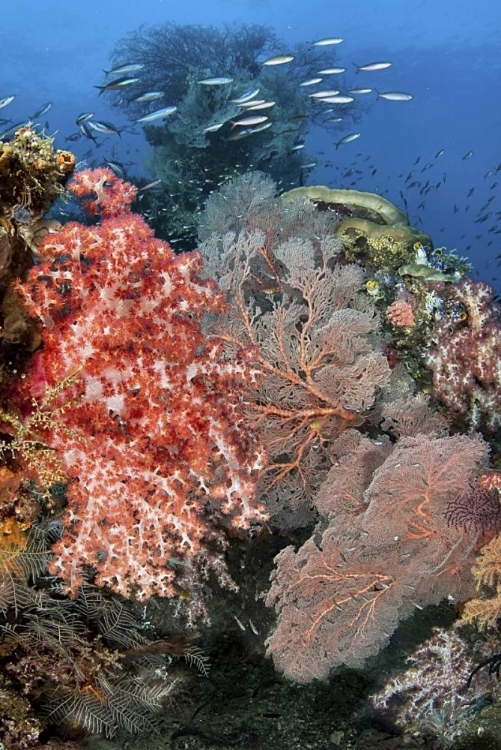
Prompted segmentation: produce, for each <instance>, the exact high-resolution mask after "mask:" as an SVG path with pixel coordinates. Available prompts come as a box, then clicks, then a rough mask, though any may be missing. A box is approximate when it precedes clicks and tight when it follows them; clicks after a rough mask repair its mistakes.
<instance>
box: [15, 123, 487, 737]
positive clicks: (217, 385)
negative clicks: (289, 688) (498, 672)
mask: <svg viewBox="0 0 501 750" xmlns="http://www.w3.org/2000/svg"><path fill="white" fill-rule="evenodd" d="M0 149H1V150H0V165H1V168H2V170H3V175H4V177H3V186H2V191H1V201H2V204H1V208H2V215H1V217H0V250H1V259H2V267H1V272H2V276H1V278H0V281H1V282H2V293H3V331H2V334H3V338H4V344H5V352H4V355H3V360H2V388H3V391H2V393H3V398H2V403H1V404H0V409H1V411H0V419H1V426H2V443H1V451H2V459H3V460H2V466H0V487H1V492H2V494H1V500H0V532H1V535H0V542H1V544H2V547H1V550H0V611H1V613H2V614H3V617H4V619H3V621H2V623H3V624H2V628H3V631H2V632H3V634H4V636H5V639H4V640H5V642H4V643H3V645H2V648H3V660H4V661H3V665H4V671H5V678H4V681H3V682H2V683H1V684H0V690H1V691H2V696H3V697H2V700H3V702H4V704H5V706H7V707H8V708H7V709H6V717H7V718H6V720H4V721H3V724H2V723H1V722H2V720H1V719H0V729H1V731H2V733H3V734H2V735H0V736H1V739H2V741H3V742H4V745H5V746H6V747H8V748H11V747H12V748H14V747H16V748H18V747H19V748H27V749H28V750H29V748H36V747H37V746H38V737H39V735H40V734H41V733H42V732H44V731H46V730H47V728H48V727H50V725H51V722H52V723H60V724H63V725H65V726H66V729H67V730H70V729H71V730H72V731H75V730H79V731H80V732H83V733H84V734H85V733H92V732H102V733H104V734H106V735H107V736H112V735H113V734H114V733H115V732H116V731H117V730H118V729H119V728H121V727H122V728H124V729H127V730H129V731H139V730H141V729H142V728H144V727H146V726H149V724H148V718H147V717H148V714H149V713H151V712H153V711H156V710H159V709H161V708H162V706H165V705H167V703H168V702H170V701H171V696H172V695H175V694H176V692H177V690H178V687H177V686H178V678H177V676H176V670H175V667H173V666H172V665H171V662H172V659H173V657H174V656H179V655H190V656H189V658H190V659H191V661H192V662H193V663H195V664H196V665H197V666H198V667H199V669H200V670H201V671H202V672H204V674H205V673H206V666H205V661H204V657H203V655H202V654H201V653H200V652H199V651H197V650H193V649H191V650H190V645H189V644H190V635H189V634H190V632H192V630H193V628H194V627H195V625H196V623H200V622H204V623H205V624H206V626H209V624H210V621H211V617H212V616H213V613H214V612H217V611H218V606H219V605H218V602H224V597H225V593H224V591H223V589H224V588H225V587H226V588H230V589H233V590H235V589H236V588H237V583H236V581H235V575H234V572H233V570H232V567H231V562H230V556H229V555H227V552H228V551H231V545H232V544H237V543H238V545H240V546H241V547H245V548H247V547H248V548H251V547H252V544H253V541H252V537H253V536H254V535H255V534H256V533H258V532H259V534H260V545H262V550H265V549H266V545H267V544H269V549H273V550H274V552H273V553H269V558H268V560H269V561H270V564H271V557H272V556H273V555H274V554H276V551H277V549H280V550H281V551H280V552H279V554H278V555H276V557H275V560H274V566H273V570H272V573H271V585H270V583H269V582H267V581H266V580H265V579H263V581H262V582H260V583H261V584H262V585H261V588H260V591H258V592H257V593H258V594H262V595H263V594H264V601H265V603H266V605H267V606H268V608H269V609H268V610H267V612H268V615H270V614H273V615H274V623H273V625H272V626H271V628H270V629H269V631H268V632H267V633H265V632H264V630H265V629H264V626H261V627H260V628H258V629H255V627H254V626H253V628H254V630H255V632H256V634H257V635H259V636H260V637H262V641H261V643H262V645H263V646H264V644H266V650H267V654H268V655H269V656H270V657H271V658H272V659H273V663H274V665H275V667H276V669H277V670H278V671H279V672H281V673H282V674H283V675H285V677H286V678H287V679H288V680H290V681H293V682H297V683H307V682H310V681H312V680H313V679H315V678H322V679H327V678H328V677H329V675H330V674H331V671H332V670H333V668H335V667H338V666H341V665H348V666H351V667H360V666H362V665H363V663H364V661H365V660H366V659H367V657H369V656H371V655H375V654H377V653H378V652H379V651H380V650H381V649H382V648H383V647H384V646H385V645H386V644H387V643H388V642H389V640H390V638H391V636H392V634H393V633H394V632H395V630H396V628H397V626H398V625H399V624H400V623H402V622H404V621H405V620H406V619H408V618H409V617H410V615H411V614H412V613H413V612H415V611H416V609H419V610H421V609H423V608H424V607H426V606H427V605H430V604H439V603H440V602H441V601H443V600H448V601H449V602H453V603H465V605H464V607H463V609H462V615H461V620H460V621H459V624H460V625H461V626H469V627H471V626H472V625H476V626H477V627H479V628H481V629H482V628H483V629H485V628H486V627H489V628H491V631H492V632H494V626H495V625H496V621H497V617H498V613H499V601H500V596H501V594H500V591H499V581H500V580H501V549H500V541H499V539H500V537H499V536H498V533H499V530H500V524H501V522H500V516H501V514H500V505H499V502H500V499H499V492H500V488H501V479H500V477H501V473H500V472H499V471H498V470H497V466H498V464H499V445H498V441H497V432H496V431H497V428H498V426H499V405H500V402H501V382H500V378H501V375H500V368H499V346H500V345H499V340H500V338H499V336H500V332H501V322H500V321H501V317H500V311H499V308H498V305H497V304H496V303H495V302H494V301H493V299H492V290H491V289H490V287H488V285H487V284H484V283H481V282H474V281H472V280H471V279H470V278H469V277H468V271H469V268H468V265H467V264H466V262H465V261H464V260H463V259H461V258H458V257H457V256H456V255H455V254H454V253H446V252H444V251H443V249H441V252H440V253H438V252H437V251H436V250H435V249H434V248H433V245H432V242H431V240H430V238H428V237H426V235H424V234H422V233H421V232H418V230H415V229H414V228H412V227H409V226H408V224H407V219H406V217H405V215H403V214H402V213H401V212H400V211H398V210H397V209H395V207H393V206H392V205H391V204H389V203H388V201H385V200H384V199H381V198H380V196H373V195H371V194H368V193H361V192H358V191H343V190H337V189H332V190H331V189H329V188H325V187H313V188H301V189H297V190H295V191H293V193H294V194H293V195H288V196H287V195H285V196H284V197H278V196H277V194H276V186H275V184H274V183H273V181H272V180H271V179H270V178H269V177H266V176H265V175H263V174H262V173H258V172H251V173H248V174H245V175H243V176H241V177H239V178H236V179H235V180H233V181H232V182H231V183H229V184H228V185H225V186H224V187H223V188H222V189H221V190H220V191H219V192H216V193H214V194H213V195H212V196H211V197H210V198H209V200H208V202H207V205H206V209H205V212H204V214H203V216H202V218H201V221H200V228H199V235H200V241H199V247H198V250H197V251H191V252H184V253H181V254H175V253H174V251H173V250H172V249H171V247H170V246H169V245H168V244H167V243H166V242H165V241H162V240H160V239H156V238H155V236H154V233H153V230H151V229H150V228H149V226H148V225H147V224H146V222H145V220H144V219H143V218H142V217H141V216H140V215H139V214H137V213H134V212H132V210H131V204H132V202H133V201H134V200H135V198H136V196H137V189H136V188H135V187H134V186H133V185H131V184H129V183H127V182H125V181H123V180H122V179H120V178H119V177H117V175H116V174H115V173H113V172H112V171H110V170H109V169H94V170H87V169H86V170H83V171H80V172H77V173H76V174H75V175H74V177H73V178H72V180H71V181H70V183H69V185H68V190H69V192H70V193H71V194H72V195H73V196H75V197H76V198H78V199H79V200H80V201H81V204H80V205H81V207H82V209H83V210H84V211H85V213H86V214H87V217H90V218H89V219H87V221H88V223H86V224H85V223H81V222H79V221H70V222H68V223H66V224H64V225H63V226H61V225H56V224H49V223H47V222H46V220H43V219H42V216H43V213H44V212H45V211H46V210H47V208H48V206H49V205H50V204H51V203H52V202H53V200H55V198H56V197H57V196H58V195H59V194H60V193H61V192H62V191H63V190H65V189H66V187H65V183H66V180H67V179H68V176H69V174H70V172H71V171H72V168H73V163H71V161H68V157H67V156H64V157H63V156H60V155H59V156H58V155H57V154H54V153H53V150H52V147H51V144H50V143H48V139H44V138H43V137H39V136H36V135H35V134H33V133H32V132H31V131H29V130H26V129H23V130H22V131H20V132H19V133H18V134H17V135H16V137H15V138H14V139H13V140H12V142H11V143H10V144H9V145H8V146H7V145H4V144H2V145H1V146H0ZM40 149H43V153H44V159H43V164H40V163H39V160H37V159H33V158H32V156H33V153H34V152H36V153H40ZM40 170H42V172H43V175H44V179H43V181H42V180H41V176H40V174H39V173H40ZM37 175H38V177H37ZM34 180H35V182H34ZM30 181H31V182H30ZM30 185H35V186H39V187H38V193H36V191H35V193H32V191H31V190H30ZM40 185H42V187H43V190H42V192H40ZM9 186H10V191H9ZM32 194H33V195H34V196H35V198H36V205H35V204H30V196H31V195H32ZM20 202H21V203H22V204H23V205H24V207H25V210H26V211H27V213H28V215H29V220H27V219H26V216H25V215H24V216H23V221H22V222H20V221H19V213H18V206H19V203H20ZM41 230H43V231H42V232H41V235H42V236H39V233H40V231H41ZM33 256H35V257H36V259H37V261H36V263H35V264H34V263H33V260H32V258H33ZM296 532H299V533H296ZM277 533H278V534H277ZM277 539H278V540H279V544H280V546H279V547H277V546H276V545H277ZM235 540H237V541H236V542H235ZM272 543H273V544H272ZM245 576H246V570H245V569H244V568H242V570H241V571H240V572H239V579H238V583H239V584H240V585H241V586H242V587H245V586H246V585H247V584H246V580H245ZM151 601H156V602H160V604H158V606H164V603H165V602H170V603H171V604H172V605H173V606H172V609H171V612H170V615H169V617H170V618H171V619H170V620H169V622H170V623H174V622H175V623H176V631H175V632H176V633H177V634H178V636H177V640H175V639H170V640H169V639H167V638H164V639H157V640H155V638H154V636H153V635H151V633H150V634H149V633H148V622H147V619H146V612H147V607H148V605H149V604H150V603H151ZM139 603H140V605H141V606H139ZM143 607H144V612H143V615H142V616H140V615H139V612H140V611H141V609H142V608H143ZM463 629H464V628H463ZM56 632H57V634H58V635H57V637H55V635H54V634H55V633H56ZM201 645H203V644H201ZM488 647H489V642H487V644H485V648H484V650H483V651H482V649H481V648H480V647H478V648H477V649H476V650H475V649H472V648H471V646H470V643H469V640H468V638H467V637H466V636H465V635H464V634H463V633H460V632H459V631H458V630H457V629H455V630H451V631H447V630H437V631H435V634H434V635H433V636H432V637H431V639H430V640H428V641H427V642H426V643H425V644H424V645H421V646H420V647H419V648H418V650H417V651H416V652H415V654H414V656H413V657H411V659H410V662H409V663H410V664H411V665H412V668H411V669H410V670H409V671H408V672H407V673H406V674H405V675H404V676H402V677H399V678H391V679H390V681H389V682H388V684H387V686H386V687H382V688H381V690H380V692H379V693H378V694H377V695H375V697H374V699H373V702H374V706H375V707H376V708H377V710H378V711H384V712H387V713H389V714H390V716H392V717H393V720H394V721H395V722H396V723H397V724H398V723H400V724H401V725H402V726H408V727H412V729H413V731H416V732H420V731H422V732H431V733H432V734H433V733H435V736H439V737H440V738H441V741H443V742H444V746H446V743H447V742H450V741H452V739H453V738H456V737H457V736H459V734H460V733H461V732H462V731H463V729H464V728H465V727H466V725H467V723H468V716H469V715H467V714H466V713H465V710H466V709H467V707H468V706H469V705H471V703H472V701H473V700H474V698H475V695H477V694H478V693H479V691H480V686H481V687H482V689H483V690H485V691H489V692H490V693H492V694H493V695H494V694H495V685H493V683H492V681H491V683H489V684H488V681H487V678H484V677H483V676H482V675H479V676H478V682H477V683H476V685H475V684H474V686H473V687H470V684H469V682H468V676H469V675H470V674H471V672H472V671H473V670H474V669H475V665H476V664H477V663H479V662H482V660H486V658H487V656H488V655H489V653H490V654H492V652H493V651H495V650H496V647H495V641H494V640H493V641H492V645H491V647H490V652H489V648H488ZM498 650H499V647H498ZM131 652H132V653H135V654H136V656H135V657H131ZM166 655H168V658H167V657H166ZM160 658H162V659H163V661H162V662H161V664H160V662H158V659H160ZM55 660H56V661H58V662H59V663H60V664H61V668H60V669H59V670H54V669H53V663H54V661H55ZM487 663H489V664H490V665H491V667H492V665H494V667H493V670H495V665H496V664H497V663H498V662H496V660H495V658H494V659H493V660H490V661H489V660H487V661H486V664H487ZM41 674H43V675H44V678H43V680H42V678H41V677H40V675H41ZM482 680H483V681H482ZM20 684H21V685H23V686H24V688H23V690H24V697H23V698H22V701H24V702H23V703H21V704H20V703H18V702H16V701H19V700H20V697H19V695H18V692H17V691H16V685H20ZM469 691H473V692H469ZM475 691H476V692H475ZM166 701H167V703H166ZM124 706H125V708H126V710H125V709H124ZM14 707H17V709H16V710H18V713H17V716H18V719H17V721H14V720H13V719H12V720H11V719H10V718H9V717H12V716H13V715H14V713H15V710H14ZM39 708H42V709H43V710H44V711H45V713H43V712H42V713H41V714H40V716H38V714H35V713H34V710H36V711H38V709H39ZM9 712H10V713H9ZM47 712H48V713H47ZM19 716H21V719H20V718H19ZM44 716H45V718H44ZM439 716H440V717H441V724H440V722H439V721H438V718H437V717H439ZM47 717H49V718H47ZM439 724H440V726H439ZM28 730H29V731H28ZM51 742H52V740H51ZM70 742H71V738H70V740H68V743H70ZM53 743H54V744H52V745H51V747H53V748H56V747H61V746H62V745H61V744H59V743H60V741H59V740H58V739H56V738H54V740H53ZM66 746H67V747H70V744H67V745H66Z"/></svg>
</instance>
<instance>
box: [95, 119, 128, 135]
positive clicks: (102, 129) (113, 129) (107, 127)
mask: <svg viewBox="0 0 501 750" xmlns="http://www.w3.org/2000/svg"><path fill="white" fill-rule="evenodd" d="M87 125H88V126H89V128H92V130H95V131H96V132H97V133H103V134H104V135H118V136H120V138H121V137H122V135H121V133H122V130H123V128H122V130H120V129H119V128H117V126H116V125H113V123H112V122H106V120H87Z"/></svg>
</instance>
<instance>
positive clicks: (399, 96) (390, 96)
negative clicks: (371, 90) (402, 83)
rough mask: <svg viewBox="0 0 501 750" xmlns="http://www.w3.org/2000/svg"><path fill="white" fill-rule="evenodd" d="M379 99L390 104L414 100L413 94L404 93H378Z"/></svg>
mask: <svg viewBox="0 0 501 750" xmlns="http://www.w3.org/2000/svg"><path fill="white" fill-rule="evenodd" d="M377 98H378V99H387V100H388V101H389V102H410V100H411V99H414V96H413V94H406V93H405V92H404V91H378V92H377Z"/></svg>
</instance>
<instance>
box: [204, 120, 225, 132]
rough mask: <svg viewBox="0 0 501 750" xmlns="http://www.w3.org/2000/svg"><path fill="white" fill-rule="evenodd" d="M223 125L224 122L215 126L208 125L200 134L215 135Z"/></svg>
mask: <svg viewBox="0 0 501 750" xmlns="http://www.w3.org/2000/svg"><path fill="white" fill-rule="evenodd" d="M223 125H224V122H218V123H217V125H209V126H208V127H206V128H204V129H203V130H202V133H216V132H217V131H218V130H219V128H222V127H223Z"/></svg>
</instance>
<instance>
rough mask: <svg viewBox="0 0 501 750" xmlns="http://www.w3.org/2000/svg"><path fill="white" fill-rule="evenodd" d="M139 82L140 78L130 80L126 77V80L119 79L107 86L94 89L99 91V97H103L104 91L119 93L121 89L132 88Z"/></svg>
mask: <svg viewBox="0 0 501 750" xmlns="http://www.w3.org/2000/svg"><path fill="white" fill-rule="evenodd" d="M138 81H139V78H129V77H127V76H125V77H124V78H117V79H116V80H115V81H110V82H109V83H107V84H106V85H105V86H94V88H95V89H99V96H101V94H102V93H103V92H104V91H117V90H118V91H119V90H120V89H125V88H127V86H132V85H133V84H134V83H137V82H138Z"/></svg>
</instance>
